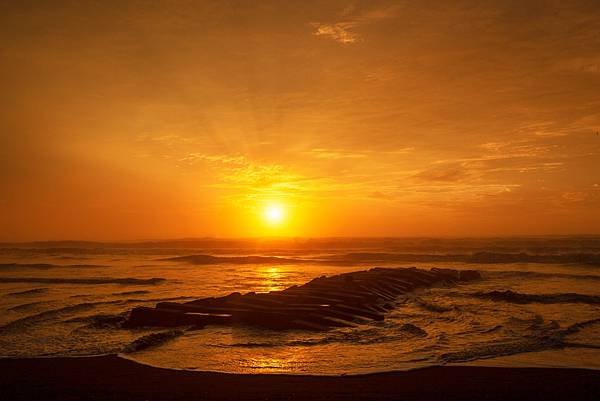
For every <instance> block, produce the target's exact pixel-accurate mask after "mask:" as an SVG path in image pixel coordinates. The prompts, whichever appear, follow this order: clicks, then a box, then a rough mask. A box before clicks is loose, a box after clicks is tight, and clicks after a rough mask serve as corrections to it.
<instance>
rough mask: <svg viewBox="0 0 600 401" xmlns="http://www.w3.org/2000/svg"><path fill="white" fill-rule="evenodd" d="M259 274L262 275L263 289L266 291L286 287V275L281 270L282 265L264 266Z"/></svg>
mask: <svg viewBox="0 0 600 401" xmlns="http://www.w3.org/2000/svg"><path fill="white" fill-rule="evenodd" d="M259 274H260V275H261V278H262V281H263V290H264V291H265V292H269V291H279V290H283V289H284V288H285V287H286V283H285V280H284V278H285V275H284V274H283V272H282V271H281V268H280V267H277V266H269V267H264V268H261V269H260V270H259Z"/></svg>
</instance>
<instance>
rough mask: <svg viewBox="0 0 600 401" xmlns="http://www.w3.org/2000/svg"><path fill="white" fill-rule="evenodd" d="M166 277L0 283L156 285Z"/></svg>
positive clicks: (3, 279)
mask: <svg viewBox="0 0 600 401" xmlns="http://www.w3.org/2000/svg"><path fill="white" fill-rule="evenodd" d="M165 281H166V279H164V278H161V277H154V278H148V279H142V278H131V277H127V278H114V277H88V278H67V277H0V283H43V284H92V285H93V284H125V285H154V284H160V283H163V282H165Z"/></svg>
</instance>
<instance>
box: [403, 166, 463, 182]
mask: <svg viewBox="0 0 600 401" xmlns="http://www.w3.org/2000/svg"><path fill="white" fill-rule="evenodd" d="M413 177H414V178H416V179H417V180H418V181H423V182H431V181H433V182H458V181H462V180H464V179H466V178H467V177H469V173H468V171H466V170H465V169H464V168H462V167H460V166H459V167H448V168H433V169H429V170H424V171H421V172H420V173H417V174H415V175H414V176H413Z"/></svg>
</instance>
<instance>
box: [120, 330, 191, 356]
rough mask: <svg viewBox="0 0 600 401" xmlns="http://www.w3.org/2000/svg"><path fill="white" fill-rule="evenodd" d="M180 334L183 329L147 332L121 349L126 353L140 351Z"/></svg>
mask: <svg viewBox="0 0 600 401" xmlns="http://www.w3.org/2000/svg"><path fill="white" fill-rule="evenodd" d="M181 335H183V331H181V330H170V331H162V332H160V333H152V334H148V335H145V336H142V337H140V338H138V339H136V340H135V341H133V342H132V343H131V344H129V345H127V346H126V347H125V348H124V349H123V352H124V353H126V354H128V353H132V352H137V351H141V350H144V349H147V348H150V347H157V346H159V345H162V344H164V343H166V342H167V341H170V340H172V339H174V338H176V337H179V336H181Z"/></svg>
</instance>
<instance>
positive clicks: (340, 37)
mask: <svg viewBox="0 0 600 401" xmlns="http://www.w3.org/2000/svg"><path fill="white" fill-rule="evenodd" d="M356 25H357V24H356V23H353V22H339V23H337V24H330V25H327V24H315V26H316V30H315V32H314V35H315V36H326V37H330V38H331V39H333V40H335V41H336V42H340V43H344V44H346V43H354V42H356V41H358V40H360V36H358V34H357V33H355V32H352V29H353V28H354V27H356Z"/></svg>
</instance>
